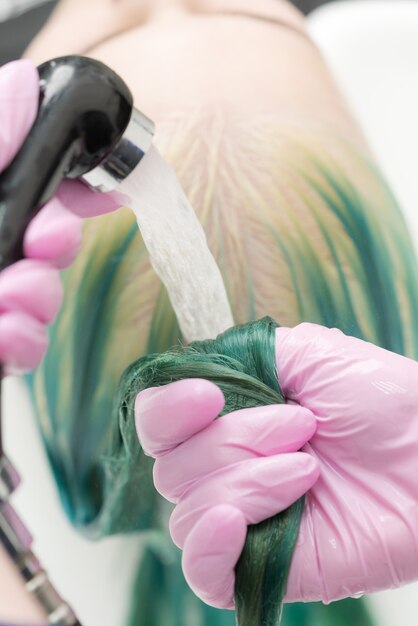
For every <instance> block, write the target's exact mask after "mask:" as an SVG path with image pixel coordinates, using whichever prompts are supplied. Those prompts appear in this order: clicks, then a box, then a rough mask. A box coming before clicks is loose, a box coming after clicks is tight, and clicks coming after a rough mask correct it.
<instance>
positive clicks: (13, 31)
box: [0, 0, 331, 65]
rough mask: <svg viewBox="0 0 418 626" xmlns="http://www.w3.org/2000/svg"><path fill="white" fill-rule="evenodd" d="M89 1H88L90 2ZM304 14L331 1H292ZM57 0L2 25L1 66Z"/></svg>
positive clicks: (23, 45) (24, 43) (20, 49)
mask: <svg viewBox="0 0 418 626" xmlns="http://www.w3.org/2000/svg"><path fill="white" fill-rule="evenodd" d="M88 1H89V0H86V2H88ZM292 1H293V4H295V5H296V6H298V7H299V8H300V9H301V10H302V11H303V12H304V13H309V11H312V10H313V9H316V8H317V7H319V6H320V5H321V4H326V3H327V2H330V1H331V0H292ZM55 4H56V0H51V2H48V3H47V4H43V5H41V6H39V7H37V8H34V9H32V10H31V11H28V12H27V13H25V14H24V15H21V16H19V17H17V18H15V19H12V20H9V21H7V22H3V23H0V65H2V64H3V63H6V62H7V61H11V60H12V59H17V58H18V57H19V56H20V55H21V54H22V52H23V50H24V49H25V48H26V46H27V44H28V43H29V42H30V41H31V39H32V38H33V37H34V35H35V34H36V33H37V32H38V30H40V28H41V27H42V25H43V23H44V22H45V21H46V19H47V18H48V16H49V14H50V13H51V11H52V9H53V7H54V5H55Z"/></svg>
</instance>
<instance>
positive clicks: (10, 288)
mask: <svg viewBox="0 0 418 626" xmlns="http://www.w3.org/2000/svg"><path fill="white" fill-rule="evenodd" d="M38 100H39V76H38V73H37V71H36V68H35V67H34V65H33V64H32V63H31V62H30V61H15V62H13V63H9V64H8V65H5V66H4V67H2V68H1V69H0V172H1V171H2V170H4V169H5V168H6V167H7V166H8V165H9V163H10V162H11V161H12V160H13V157H14V156H15V154H16V153H17V152H18V150H19V148H20V147H21V145H22V143H23V141H24V139H25V137H26V135H27V134H28V132H29V130H30V128H31V126H32V124H33V122H34V120H35V118H36V113H37V108H38ZM119 206H120V203H119V202H118V200H117V195H116V194H96V193H94V192H92V191H90V190H89V189H88V188H87V187H86V186H85V185H83V184H82V183H80V182H78V181H64V182H63V183H62V185H61V186H60V188H59V190H58V192H57V194H56V196H55V197H54V198H53V200H51V201H50V202H49V203H48V204H47V205H46V206H45V207H44V208H43V209H42V211H41V212H40V213H39V214H38V215H37V216H36V217H35V218H34V220H33V221H32V222H31V224H30V225H29V227H28V229H27V231H26V235H25V241H24V253H25V257H27V258H25V259H23V260H22V261H19V262H18V263H15V264H14V265H12V266H10V267H8V268H7V269H6V270H4V271H3V272H2V273H1V274H0V363H1V364H2V365H3V366H4V368H5V371H6V373H10V372H17V371H24V370H27V369H33V368H34V367H36V366H37V365H38V364H39V362H40V361H41V359H42V357H43V355H44V353H45V351H46V348H47V343H48V339H47V332H46V325H47V324H48V323H50V322H52V321H53V319H54V317H55V316H56V314H57V312H58V310H59V308H60V306H61V302H62V296H63V293H62V287H61V283H60V279H59V272H58V269H61V268H64V267H66V266H67V265H69V264H70V263H71V262H72V261H73V259H74V257H75V256H76V254H77V252H78V249H79V246H80V243H81V238H82V220H81V218H82V217H93V216H94V215H99V214H101V213H107V212H109V211H113V210H115V209H117V208H118V207H119Z"/></svg>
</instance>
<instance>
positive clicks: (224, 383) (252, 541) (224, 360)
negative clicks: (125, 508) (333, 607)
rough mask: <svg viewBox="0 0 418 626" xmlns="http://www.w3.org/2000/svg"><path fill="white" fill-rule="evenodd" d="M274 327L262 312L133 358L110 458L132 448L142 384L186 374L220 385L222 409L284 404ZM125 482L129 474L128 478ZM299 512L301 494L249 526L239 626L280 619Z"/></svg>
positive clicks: (238, 593)
mask: <svg viewBox="0 0 418 626" xmlns="http://www.w3.org/2000/svg"><path fill="white" fill-rule="evenodd" d="M276 328H277V324H276V323H275V322H273V320H271V319H270V318H264V319H262V320H260V321H259V322H253V323H250V324H246V325H243V326H236V327H234V328H232V329H230V330H228V331H226V332H225V333H223V334H222V335H220V336H219V337H218V338H217V339H215V340H209V341H201V342H195V343H192V344H191V345H190V346H188V347H186V348H181V347H179V348H177V349H176V350H173V351H171V352H166V353H164V354H153V355H150V356H147V357H144V358H142V359H140V360H139V361H137V362H136V363H134V364H133V365H131V366H130V367H129V369H128V370H127V371H126V372H125V374H124V376H123V378H122V381H121V385H120V397H119V410H118V413H119V424H117V425H115V428H116V432H115V436H114V437H113V438H112V442H113V443H112V446H111V448H110V449H109V451H108V462H111V463H113V464H118V461H117V459H118V457H120V456H122V458H126V456H128V455H129V454H130V450H129V448H130V446H131V445H132V433H133V431H134V430H135V426H134V403H135V398H136V396H137V394H138V393H139V392H140V391H142V390H143V389H146V388H148V387H158V386H161V385H166V384H168V383H171V382H174V381H176V380H181V379H185V378H205V379H207V380H210V381H212V382H214V383H215V384H216V385H218V387H220V389H221V390H222V392H223V394H224V396H225V407H224V409H223V412H222V414H221V415H225V414H226V413H230V412H232V411H236V410H237V409H242V408H249V407H256V406H263V405H267V404H278V403H282V402H283V396H282V394H281V391H280V387H279V383H278V381H277V374H276V369H275V365H274V364H275V329H276ZM134 445H135V444H134ZM119 466H120V467H121V468H122V471H123V472H126V474H129V472H130V471H131V470H130V468H129V466H128V465H127V464H125V463H122V464H119ZM125 467H126V469H124V468H125ZM122 482H124V481H123V480H122ZM128 482H129V480H128V476H127V480H126V484H128ZM123 499H124V500H125V498H123ZM302 511H303V498H302V499H300V500H299V501H298V502H296V503H295V504H293V505H292V506H291V507H289V508H288V509H287V510H286V511H284V512H283V513H280V514H278V515H276V516H275V517H273V518H271V519H269V520H266V521H265V522H262V523H261V524H257V525H253V526H250V527H249V531H248V534H247V540H246V543H245V547H244V550H243V552H242V555H241V557H240V560H239V562H238V564H237V568H236V587H235V597H236V609H237V620H238V625H239V626H274V625H275V624H278V623H279V621H280V615H281V603H282V600H283V596H284V594H285V591H286V581H287V576H288V572H289V568H290V563H291V559H292V555H293V550H294V547H295V542H296V539H297V535H298V531H299V524H300V519H301V515H302Z"/></svg>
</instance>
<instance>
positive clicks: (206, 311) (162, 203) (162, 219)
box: [119, 146, 233, 342]
mask: <svg viewBox="0 0 418 626" xmlns="http://www.w3.org/2000/svg"><path fill="white" fill-rule="evenodd" d="M119 191H121V192H122V193H123V194H125V195H127V196H128V197H129V198H130V199H131V202H130V208H131V209H132V210H133V211H134V213H135V215H136V218H137V221H138V225H139V228H140V230H141V234H142V237H143V239H144V243H145V245H146V247H147V249H148V252H149V254H150V257H151V262H152V265H153V268H154V270H155V271H156V273H157V274H158V276H159V277H160V279H161V280H162V282H163V283H164V285H165V287H166V288H167V291H168V294H169V297H170V301H171V304H172V306H173V308H174V311H175V313H176V316H177V320H178V322H179V325H180V328H181V330H182V333H183V336H184V338H185V339H186V340H187V341H188V342H190V341H194V340H198V339H211V338H214V337H216V335H218V334H219V333H221V332H223V331H224V330H226V329H227V328H229V327H230V326H232V325H233V318H232V313H231V308H230V305H229V302H228V297H227V294H226V290H225V285H224V283H223V280H222V276H221V273H220V270H219V268H218V266H217V264H216V261H215V259H214V257H213V255H212V253H211V252H210V250H209V248H208V244H207V241H206V236H205V233H204V231H203V228H202V226H201V224H200V222H199V220H198V219H197V216H196V214H195V212H194V210H193V207H192V206H191V204H190V203H189V201H188V199H187V197H186V195H185V193H184V191H183V189H182V187H181V185H180V183H179V181H178V180H177V177H176V175H175V173H174V171H173V169H172V168H171V167H170V166H169V165H168V164H167V163H166V162H165V161H164V159H163V158H162V157H161V155H160V154H159V152H158V151H157V149H156V148H155V147H154V146H152V147H151V148H150V150H149V151H148V153H147V154H146V155H145V157H144V158H143V159H142V161H141V163H140V165H139V166H138V167H137V168H136V169H135V170H134V171H133V172H132V174H131V175H130V176H128V178H127V179H125V181H124V182H123V183H122V184H121V186H120V187H119Z"/></svg>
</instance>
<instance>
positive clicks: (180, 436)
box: [136, 324, 418, 608]
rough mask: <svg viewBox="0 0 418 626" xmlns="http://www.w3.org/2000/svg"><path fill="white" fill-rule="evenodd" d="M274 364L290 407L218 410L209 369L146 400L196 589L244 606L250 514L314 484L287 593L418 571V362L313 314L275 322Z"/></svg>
mask: <svg viewBox="0 0 418 626" xmlns="http://www.w3.org/2000/svg"><path fill="white" fill-rule="evenodd" d="M276 364H277V372H278V379H279V382H280V386H281V389H282V391H283V393H284V395H285V397H286V399H287V400H288V401H291V404H288V405H279V406H269V407H264V408H261V409H260V408H256V409H246V410H242V411H237V412H236V413H231V414H229V415H226V416H224V417H222V418H221V419H219V420H216V421H214V420H215V418H216V417H217V415H218V414H219V412H220V411H221V409H222V407H223V397H222V393H221V392H220V390H219V389H218V388H217V387H216V386H215V385H214V384H212V383H209V382H207V381H203V380H185V381H180V382H176V383H172V384H171V385H167V386H166V387H162V388H159V389H147V390H146V391H143V392H142V393H141V394H139V396H138V398H137V403H136V412H137V420H136V421H137V430H138V434H139V438H140V440H141V442H142V446H143V448H144V450H145V451H146V452H147V453H148V454H150V455H152V456H154V457H155V458H156V459H157V460H156V462H155V465H154V480H155V484H156V487H157V489H158V490H159V491H160V493H161V494H162V495H163V496H165V497H166V498H167V499H169V500H170V501H171V502H174V503H175V504H176V505H177V506H176V508H175V509H174V512H173V514H172V517H171V520H170V531H171V535H172V538H173V540H174V542H175V543H176V544H177V545H178V546H179V547H181V548H183V569H184V573H185V576H186V579H187V581H188V582H189V584H190V586H191V588H192V589H193V590H194V591H195V593H196V594H197V595H198V596H199V597H200V598H202V599H203V600H204V601H206V602H207V603H208V604H211V605H213V606H216V607H220V608H233V589H234V567H235V564H236V562H237V560H238V557H239V555H240V553H241V550H242V548H243V546H244V542H245V536H246V525H247V524H253V523H257V522H260V521H262V520H264V519H266V518H268V517H271V516H272V515H273V514H275V513H278V512H280V511H282V510H283V509H285V508H286V507H288V506H289V505H290V504H292V503H293V502H294V501H295V500H296V499H297V498H299V496H301V495H302V494H303V493H304V492H307V491H308V490H310V491H308V493H307V496H306V504H305V509H304V513H303V517H302V523H301V528H300V533H299V538H298V542H297V545H296V549H295V552H294V557H293V561H292V565H291V569H290V576H289V581H288V587H287V594H286V601H288V602H295V601H313V600H322V601H325V602H330V601H332V600H336V599H339V598H343V597H346V596H353V595H359V594H363V593H368V592H372V591H377V590H381V589H386V588H389V587H396V586H399V585H402V584H403V583H407V582H411V581H413V580H416V579H417V578H418V481H417V476H418V363H416V362H415V361H412V360H410V359H407V358H405V357H402V356H399V355H397V354H393V353H391V352H388V351H386V350H383V349H381V348H378V347H376V346H374V345H372V344H369V343H366V342H363V341H361V340H359V339H355V338H352V337H347V336H345V335H344V334H343V333H342V332H340V331H338V330H336V329H332V330H330V329H327V328H324V327H321V326H316V325H314V324H301V325H300V326H297V327H296V328H294V329H287V328H280V329H278V330H277V331H276ZM301 446H302V448H301ZM299 448H301V449H302V451H301V452H298V451H297V450H299Z"/></svg>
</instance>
